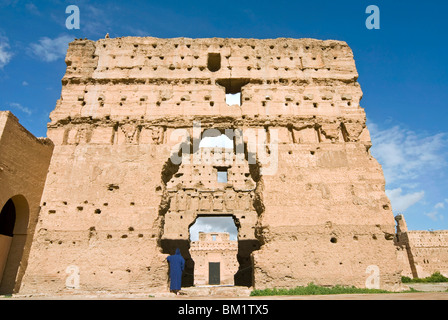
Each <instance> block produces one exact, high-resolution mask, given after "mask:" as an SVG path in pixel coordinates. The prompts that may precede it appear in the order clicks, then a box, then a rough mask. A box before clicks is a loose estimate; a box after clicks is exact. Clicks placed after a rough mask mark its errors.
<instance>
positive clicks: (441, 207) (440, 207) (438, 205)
mask: <svg viewBox="0 0 448 320" xmlns="http://www.w3.org/2000/svg"><path fill="white" fill-rule="evenodd" d="M434 208H435V209H444V208H445V204H444V203H443V202H439V203H436V205H435V206H434Z"/></svg>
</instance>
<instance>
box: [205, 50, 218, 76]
mask: <svg viewBox="0 0 448 320" xmlns="http://www.w3.org/2000/svg"><path fill="white" fill-rule="evenodd" d="M207 68H208V70H210V71H211V72H215V71H218V70H219V69H221V54H220V53H209V54H208V59H207Z"/></svg>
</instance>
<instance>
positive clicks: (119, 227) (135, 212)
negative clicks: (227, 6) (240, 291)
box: [0, 36, 448, 294]
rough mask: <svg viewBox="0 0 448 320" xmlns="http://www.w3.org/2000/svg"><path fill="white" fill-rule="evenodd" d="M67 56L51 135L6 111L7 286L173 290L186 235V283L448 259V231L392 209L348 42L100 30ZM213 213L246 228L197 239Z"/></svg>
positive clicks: (382, 271) (393, 281) (276, 281)
mask: <svg viewBox="0 0 448 320" xmlns="http://www.w3.org/2000/svg"><path fill="white" fill-rule="evenodd" d="M65 61H66V64H67V69H66V73H65V76H64V77H63V79H62V92H61V96H60V99H59V100H57V102H56V107H55V109H54V110H53V111H52V112H51V114H50V119H51V120H50V122H49V123H48V125H47V127H48V128H47V137H46V138H36V137H34V136H33V135H32V134H31V133H29V132H28V131H27V130H26V129H25V128H24V127H23V126H22V125H21V124H19V121H18V119H17V118H16V117H15V116H14V115H13V114H12V113H11V112H9V111H1V112H0V208H1V214H0V280H1V284H0V293H1V294H8V293H9V294H11V293H20V294H58V293H64V292H74V291H76V290H79V291H82V292H135V293H142V292H147V291H148V290H150V289H151V290H160V291H165V292H167V291H169V265H168V263H167V261H166V257H167V256H168V255H170V254H174V251H175V249H176V248H179V249H180V250H181V253H182V256H183V257H184V258H185V261H186V266H185V270H184V273H183V279H182V286H183V287H193V286H207V285H231V286H235V287H236V286H241V287H248V288H255V289H264V288H290V287H296V286H302V285H307V284H308V283H310V282H313V283H315V284H318V285H325V286H331V285H336V284H339V285H349V286H356V287H361V288H362V287H366V286H367V285H368V279H369V276H372V274H371V273H372V272H377V276H378V277H377V278H376V279H378V284H377V286H378V287H379V288H382V289H386V290H401V289H400V288H401V287H402V286H403V285H402V283H401V276H403V275H405V276H410V277H425V276H428V275H430V274H432V273H433V272H435V271H439V272H441V273H442V274H444V275H445V276H448V231H432V232H430V231H409V230H407V227H406V222H405V220H404V217H403V216H402V215H397V216H396V217H394V214H393V212H392V207H391V204H390V201H389V199H388V197H387V196H386V194H385V180H384V175H383V171H382V168H381V166H380V165H379V163H378V162H377V161H376V160H375V159H374V158H373V157H372V155H371V154H370V151H369V149H370V147H371V145H372V144H371V139H370V136H369V131H368V128H367V127H366V115H365V111H364V109H363V108H362V107H361V106H360V100H361V98H362V91H361V88H360V85H359V83H358V82H357V79H358V73H357V70H356V67H355V60H354V56H353V52H352V50H351V49H350V48H349V46H348V45H347V44H346V43H345V42H343V41H334V40H327V41H321V40H315V39H289V38H288V39H286V38H280V39H264V40H257V39H223V38H211V39H190V38H172V39H159V38H152V37H123V38H109V37H108V36H106V38H104V39H100V40H98V41H91V40H87V39H76V40H75V41H73V42H72V43H70V44H69V48H68V52H67V55H66V60H65ZM205 138H210V139H211V140H213V139H216V140H217V139H219V138H220V139H222V138H224V139H227V141H230V147H229V146H227V147H224V148H223V147H222V146H220V147H217V146H213V145H212V146H210V145H206V146H204V145H203V144H202V145H201V142H202V141H203V140H204V139H205ZM215 216H216V217H231V218H232V219H233V221H234V223H235V226H236V228H237V230H238V235H237V239H236V240H230V239H229V234H228V233H222V232H215V233H213V232H202V233H200V234H199V239H198V240H197V241H190V232H189V228H190V227H191V226H192V225H193V224H194V223H195V221H196V220H197V219H198V218H200V217H215ZM372 266H373V267H372ZM372 270H373V271H372ZM70 277H72V278H76V279H78V280H77V281H78V282H77V283H76V281H75V283H76V286H73V287H71V286H68V285H67V283H69V282H70V281H68V279H69V278H70Z"/></svg>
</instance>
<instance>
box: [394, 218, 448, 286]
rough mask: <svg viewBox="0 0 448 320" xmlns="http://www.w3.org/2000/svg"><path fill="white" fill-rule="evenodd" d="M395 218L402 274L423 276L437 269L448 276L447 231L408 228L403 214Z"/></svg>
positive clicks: (413, 276)
mask: <svg viewBox="0 0 448 320" xmlns="http://www.w3.org/2000/svg"><path fill="white" fill-rule="evenodd" d="M395 219H396V220H397V223H398V224H397V235H396V239H395V241H396V245H397V248H398V251H399V252H400V255H399V258H400V259H399V261H400V264H401V266H402V268H403V272H402V275H403V276H407V277H411V278H425V277H428V276H430V275H432V274H433V273H434V272H436V271H438V272H440V273H441V274H443V275H444V276H445V277H448V231H447V230H438V231H418V230H408V229H407V226H406V221H405V219H404V216H403V215H398V216H397V217H395Z"/></svg>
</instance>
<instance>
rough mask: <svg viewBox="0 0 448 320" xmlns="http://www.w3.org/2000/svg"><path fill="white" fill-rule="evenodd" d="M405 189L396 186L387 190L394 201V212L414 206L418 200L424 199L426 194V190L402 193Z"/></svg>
mask: <svg viewBox="0 0 448 320" xmlns="http://www.w3.org/2000/svg"><path fill="white" fill-rule="evenodd" d="M402 192H403V190H402V189H401V188H396V189H392V190H386V194H387V196H388V197H389V199H390V202H391V203H392V209H393V210H394V212H397V213H398V212H400V213H402V212H404V211H406V209H408V208H409V207H411V206H413V205H414V204H416V203H417V202H419V201H420V200H422V199H423V197H424V196H425V192H424V191H419V192H414V193H408V194H402Z"/></svg>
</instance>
